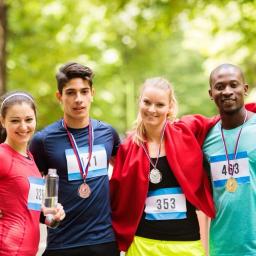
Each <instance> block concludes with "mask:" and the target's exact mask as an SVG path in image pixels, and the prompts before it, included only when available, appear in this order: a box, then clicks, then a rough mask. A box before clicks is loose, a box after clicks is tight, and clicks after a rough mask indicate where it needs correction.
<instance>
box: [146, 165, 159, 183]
mask: <svg viewBox="0 0 256 256" xmlns="http://www.w3.org/2000/svg"><path fill="white" fill-rule="evenodd" d="M149 180H150V182H151V183H153V184H158V183H159V182H161V180H162V174H161V172H160V171H159V170H158V169H155V168H154V169H152V170H151V171H150V173H149Z"/></svg>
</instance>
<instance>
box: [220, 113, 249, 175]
mask: <svg viewBox="0 0 256 256" xmlns="http://www.w3.org/2000/svg"><path fill="white" fill-rule="evenodd" d="M247 116H248V111H247V110H245V118H244V121H243V123H242V126H241V128H240V130H239V132H238V135H237V139H236V145H235V150H234V160H235V159H236V154H237V148H238V143H239V140H240V135H241V133H242V130H243V126H244V123H245V121H246V119H247ZM220 130H221V139H222V142H223V145H224V148H225V155H226V158H227V160H228V173H229V174H230V175H231V177H233V174H234V170H233V168H232V171H231V169H230V159H229V157H228V150H227V145H226V141H225V137H224V133H223V127H222V125H221V129H220Z"/></svg>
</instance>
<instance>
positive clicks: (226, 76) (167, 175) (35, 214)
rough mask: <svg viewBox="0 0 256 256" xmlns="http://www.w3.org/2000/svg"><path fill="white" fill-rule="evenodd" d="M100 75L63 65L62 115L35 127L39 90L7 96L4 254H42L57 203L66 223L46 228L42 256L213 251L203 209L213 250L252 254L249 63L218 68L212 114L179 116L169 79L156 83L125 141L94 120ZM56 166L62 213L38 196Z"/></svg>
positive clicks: (0, 232)
mask: <svg viewBox="0 0 256 256" xmlns="http://www.w3.org/2000/svg"><path fill="white" fill-rule="evenodd" d="M93 76H94V74H93V71H92V70H91V69H90V68H88V67H86V66H84V65H81V64H79V63H74V62H72V63H67V64H65V65H63V66H62V67H61V68H60V69H59V71H58V73H57V75H56V79H57V89H58V90H57V92H56V97H57V99H58V101H59V102H60V104H61V105H62V109H63V118H62V119H60V120H58V121H57V122H55V123H53V124H51V125H49V126H47V127H46V128H44V129H43V130H41V131H38V132H36V133H35V135H33V133H34V131H35V128H36V109H35V103H34V100H33V98H32V96H31V95H29V94H28V93H25V92H12V93H9V94H6V95H4V96H3V98H2V102H1V103H0V104H1V105H0V118H1V119H0V121H1V126H2V129H1V131H0V132H1V142H2V144H0V161H1V165H0V198H1V200H0V211H1V212H0V256H6V255H8V256H10V255H22V256H25V255H26V256H30V255H31V256H34V255H35V254H36V251H37V247H38V241H39V230H38V225H39V217H40V212H43V213H41V215H46V214H47V211H49V210H51V211H52V212H54V218H55V220H56V221H57V222H58V223H59V224H58V226H57V227H56V228H48V229H47V231H48V232H47V233H48V234H47V247H46V250H45V252H44V253H43V255H44V256H53V255H54V256H58V255H61V256H66V255H68V256H80V255H81V256H82V255H83V256H86V255H88V256H118V255H120V251H124V252H126V255H128V256H159V255H177V256H178V255H182V256H184V255H193V256H200V255H207V254H208V252H207V251H206V250H205V248H204V247H203V246H202V243H201V240H200V225H199V221H198V217H197V210H199V211H202V212H203V213H204V214H205V215H206V216H207V219H210V224H209V225H210V230H209V245H210V246H209V255H210V256H224V255H225V256H227V255H233V256H241V255H255V253H256V218H255V216H254V214H255V212H256V180H255V175H256V163H255V162H256V160H254V159H256V158H255V155H256V153H254V152H256V151H255V150H254V149H255V148H256V146H255V145H256V138H255V137H254V136H253V135H254V129H255V128H256V127H255V125H256V115H255V114H254V112H255V111H256V105H255V104H249V105H248V106H246V105H245V103H244V97H245V96H246V94H247V92H248V85H247V84H246V82H245V79H244V75H243V72H242V71H241V69H240V68H239V67H237V66H235V65H232V64H222V65H220V66H218V67H217V68H215V69H214V70H213V71H212V72H211V74H210V80H209V83H210V88H209V95H210V98H211V99H212V100H213V101H214V102H215V104H216V106H217V107H218V110H219V115H217V116H215V117H212V118H207V117H204V116H202V115H189V116H184V117H182V118H180V119H177V118H176V115H177V101H176V99H175V94H174V90H173V88H172V85H171V84H170V82H169V81H167V80H166V79H164V78H161V77H154V78H149V79H147V80H146V81H145V82H144V83H143V86H142V88H141V93H140V96H139V106H138V116H137V119H136V122H135V126H134V129H133V130H132V131H130V132H129V133H128V136H127V138H125V140H124V141H123V142H122V143H120V139H119V136H118V134H117V132H116V131H115V129H114V128H113V127H111V126H110V125H108V124H106V123H104V122H101V121H99V120H95V119H92V118H91V117H90V107H91V103H92V101H93V96H94V94H95V91H94V87H93ZM32 135H33V136H32ZM109 163H111V164H112V165H113V166H114V168H113V173H112V176H111V178H110V180H109V177H108V165H109ZM50 168H54V169H57V173H58V175H59V202H60V204H59V205H58V207H56V208H55V209H47V208H46V207H44V206H42V205H41V201H40V199H41V195H38V193H40V191H42V190H41V186H42V184H43V183H42V176H41V174H43V175H47V172H48V169H50ZM39 171H40V172H41V174H40V172H39ZM63 209H64V210H63ZM64 211H65V212H64ZM64 217H65V218H64ZM41 219H43V218H41ZM207 225H208V224H207ZM207 230H208V228H207Z"/></svg>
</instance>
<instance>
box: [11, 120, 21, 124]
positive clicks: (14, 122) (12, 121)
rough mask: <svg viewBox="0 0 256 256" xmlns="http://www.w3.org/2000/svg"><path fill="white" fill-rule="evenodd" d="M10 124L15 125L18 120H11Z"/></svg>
mask: <svg viewBox="0 0 256 256" xmlns="http://www.w3.org/2000/svg"><path fill="white" fill-rule="evenodd" d="M10 122H11V123H13V124H17V123H19V120H18V119H12V120H11V121H10Z"/></svg>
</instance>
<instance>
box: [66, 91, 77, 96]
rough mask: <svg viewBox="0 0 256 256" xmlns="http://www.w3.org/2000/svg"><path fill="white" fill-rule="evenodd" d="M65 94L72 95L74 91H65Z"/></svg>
mask: <svg viewBox="0 0 256 256" xmlns="http://www.w3.org/2000/svg"><path fill="white" fill-rule="evenodd" d="M65 94H66V95H68V96H72V95H75V92H74V91H66V92H65Z"/></svg>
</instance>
